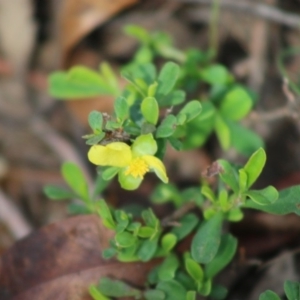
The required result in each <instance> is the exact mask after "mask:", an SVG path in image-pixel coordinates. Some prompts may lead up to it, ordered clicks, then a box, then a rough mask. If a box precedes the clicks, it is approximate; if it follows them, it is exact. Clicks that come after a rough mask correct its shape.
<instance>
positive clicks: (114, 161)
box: [88, 142, 132, 167]
mask: <svg viewBox="0 0 300 300" xmlns="http://www.w3.org/2000/svg"><path fill="white" fill-rule="evenodd" d="M88 159H89V161H91V162H92V163H93V164H95V165H99V166H112V167H126V166H128V165H129V163H130V161H131V159H132V154H131V149H130V147H129V146H128V145H127V144H125V143H121V142H116V143H110V144H108V145H107V146H101V145H95V146H92V147H91V149H90V150H89V152H88Z"/></svg>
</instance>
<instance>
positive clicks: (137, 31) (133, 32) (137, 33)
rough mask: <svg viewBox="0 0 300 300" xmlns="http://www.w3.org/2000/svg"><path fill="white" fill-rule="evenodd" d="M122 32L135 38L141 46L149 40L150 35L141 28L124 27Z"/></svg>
mask: <svg viewBox="0 0 300 300" xmlns="http://www.w3.org/2000/svg"><path fill="white" fill-rule="evenodd" d="M124 31H125V33H126V34H128V35H130V36H132V37H134V38H136V39H137V40H138V41H140V42H141V43H143V44H146V43H148V42H149V41H150V40H151V37H150V34H149V33H148V31H147V30H146V29H145V28H143V27H140V26H137V25H126V26H125V27H124Z"/></svg>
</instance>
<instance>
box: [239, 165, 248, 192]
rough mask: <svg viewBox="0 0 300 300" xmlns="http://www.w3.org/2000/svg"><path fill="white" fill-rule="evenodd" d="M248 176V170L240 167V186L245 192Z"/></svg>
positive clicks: (241, 190)
mask: <svg viewBox="0 0 300 300" xmlns="http://www.w3.org/2000/svg"><path fill="white" fill-rule="evenodd" d="M247 183H248V176H247V173H246V171H245V170H244V169H243V168H242V169H239V187H240V192H242V193H243V192H244V191H246V190H247V188H248V185H247Z"/></svg>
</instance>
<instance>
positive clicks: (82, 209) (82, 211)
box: [67, 203, 92, 215]
mask: <svg viewBox="0 0 300 300" xmlns="http://www.w3.org/2000/svg"><path fill="white" fill-rule="evenodd" d="M67 212H68V214H70V215H86V214H90V213H92V211H91V209H90V208H88V207H87V206H86V205H82V204H77V203H70V204H69V205H68V209H67Z"/></svg>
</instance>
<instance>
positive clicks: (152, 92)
mask: <svg viewBox="0 0 300 300" xmlns="http://www.w3.org/2000/svg"><path fill="white" fill-rule="evenodd" d="M157 85H158V83H157V82H156V81H155V82H154V83H152V84H150V85H149V87H148V93H147V96H148V97H154V96H155V94H156V90H157Z"/></svg>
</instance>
